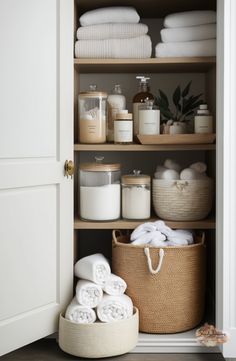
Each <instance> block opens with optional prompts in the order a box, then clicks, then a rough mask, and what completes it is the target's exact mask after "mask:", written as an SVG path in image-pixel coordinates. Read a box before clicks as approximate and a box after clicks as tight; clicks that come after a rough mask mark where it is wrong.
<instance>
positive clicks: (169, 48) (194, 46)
mask: <svg viewBox="0 0 236 361" xmlns="http://www.w3.org/2000/svg"><path fill="white" fill-rule="evenodd" d="M155 52H156V58H171V57H177V58H178V57H185V56H186V57H194V56H215V55H216V40H215V39H211V40H199V41H186V42H181V43H158V44H157V45H156V48H155Z"/></svg>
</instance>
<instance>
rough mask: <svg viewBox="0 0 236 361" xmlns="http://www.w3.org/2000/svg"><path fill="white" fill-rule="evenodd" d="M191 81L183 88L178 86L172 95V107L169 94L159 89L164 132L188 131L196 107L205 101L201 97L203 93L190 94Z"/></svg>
mask: <svg viewBox="0 0 236 361" xmlns="http://www.w3.org/2000/svg"><path fill="white" fill-rule="evenodd" d="M191 83H192V82H191V81H190V82H189V83H188V84H187V85H186V86H185V88H184V89H183V90H182V89H181V87H180V85H178V86H177V88H176V89H175V90H174V93H173V95H172V102H173V107H172V108H171V107H170V102H169V100H168V97H167V95H166V94H165V93H164V92H163V91H162V90H161V89H159V95H158V97H157V98H156V103H157V105H158V106H159V109H160V113H161V123H162V125H163V133H170V134H177V133H186V132H187V130H186V124H188V123H189V121H190V120H191V119H192V118H193V115H194V112H195V109H196V108H197V107H198V106H199V105H200V104H202V103H203V100H201V99H200V97H201V96H202V94H198V95H189V92H190V87H191ZM172 109H173V110H172Z"/></svg>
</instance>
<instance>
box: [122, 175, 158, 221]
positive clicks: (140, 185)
mask: <svg viewBox="0 0 236 361" xmlns="http://www.w3.org/2000/svg"><path fill="white" fill-rule="evenodd" d="M150 183H151V177H150V176H149V175H144V174H141V172H140V171H139V170H134V171H133V174H130V175H124V176H123V177H122V217H123V218H126V219H147V218H150V213H151V186H150Z"/></svg>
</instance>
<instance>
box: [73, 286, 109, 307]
mask: <svg viewBox="0 0 236 361" xmlns="http://www.w3.org/2000/svg"><path fill="white" fill-rule="evenodd" d="M75 292H76V299H77V301H78V302H79V303H80V304H81V305H83V306H88V307H91V308H94V307H97V305H98V304H99V302H100V301H101V299H102V296H103V291H102V286H100V285H97V284H96V283H94V282H91V281H86V280H79V281H78V282H77V285H76V289H75Z"/></svg>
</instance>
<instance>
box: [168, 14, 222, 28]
mask: <svg viewBox="0 0 236 361" xmlns="http://www.w3.org/2000/svg"><path fill="white" fill-rule="evenodd" d="M214 23H216V12H215V11H212V10H196V11H185V12H182V13H174V14H169V15H167V16H166V17H165V18H164V27H165V28H182V27H187V26H196V25H202V24H214Z"/></svg>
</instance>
